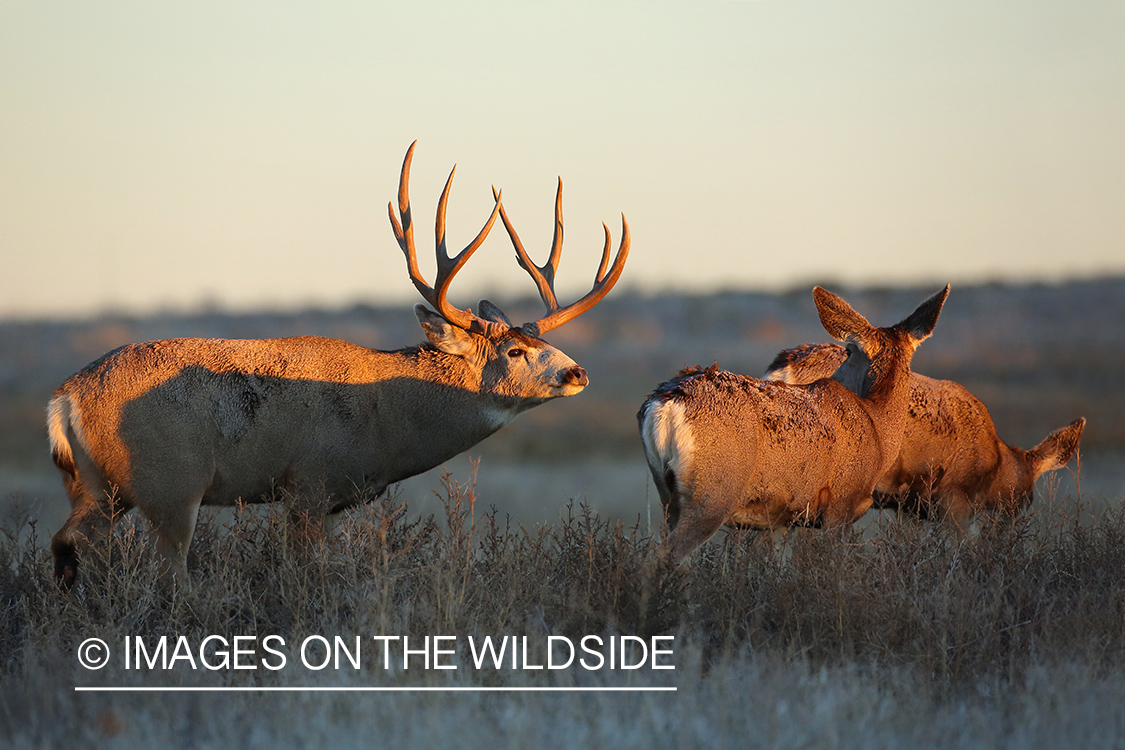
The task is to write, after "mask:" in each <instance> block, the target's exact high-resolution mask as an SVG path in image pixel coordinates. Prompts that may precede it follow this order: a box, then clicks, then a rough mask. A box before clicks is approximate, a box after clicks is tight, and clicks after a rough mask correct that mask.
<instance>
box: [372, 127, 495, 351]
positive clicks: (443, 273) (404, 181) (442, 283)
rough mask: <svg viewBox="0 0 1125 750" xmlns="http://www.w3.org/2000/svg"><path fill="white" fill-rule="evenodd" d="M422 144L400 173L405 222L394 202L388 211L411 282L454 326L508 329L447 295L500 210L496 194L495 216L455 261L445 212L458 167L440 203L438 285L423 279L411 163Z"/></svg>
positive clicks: (483, 330)
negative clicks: (448, 244)
mask: <svg viewBox="0 0 1125 750" xmlns="http://www.w3.org/2000/svg"><path fill="white" fill-rule="evenodd" d="M417 144H418V142H417V141H414V143H411V144H410V148H409V149H407V151H406V158H405V159H404V160H403V162H402V172H401V173H400V174H399V181H398V210H399V214H400V215H401V216H402V223H401V224H400V223H399V219H398V218H397V217H396V216H395V211H394V203H393V202H392V203H390V204H388V205H387V210H388V212H389V214H390V218H391V228H392V229H393V230H394V235H395V239H396V240H398V244H399V247H400V248H402V252H403V254H404V255H405V256H406V270H407V273H408V274H409V276H410V281H411V282H412V283H413V284H414V287H415V288H416V289H417V290H418V292H419V293H420V294H421V295H422V298H423V299H425V300H426V301H427V302H429V303H430V304H431V305H432V306H433V308H434V309H435V310H437V312H438V313H440V314H441V315H442V317H444V318H445V319H446V320H448V321H449V322H450V323H452V324H454V325H456V326H458V327H459V328H464V329H465V330H470V331H476V332H478V333H485V334H487V333H491V332H494V331H497V330H500V329H505V328H506V327H505V326H503V325H502V324H499V323H494V322H492V321H489V320H484V319H483V318H479V317H477V316H476V315H473V313H472V311H470V310H459V309H457V308H456V307H454V306H453V305H452V304H450V303H449V301H448V300H447V299H446V292H447V291H448V290H449V285H450V283H451V282H452V281H453V277H454V276H455V275H457V272H458V271H460V270H461V267H462V266H463V265H465V262H466V261H468V260H469V258H470V257H471V256H472V254H473V253H475V252H476V251H477V248H479V247H480V246H481V245H482V244H483V243H484V240H485V238H486V237H487V236H488V233H489V231H490V230H491V229H492V225H493V224H495V223H496V216H497V214H498V213H499V211H500V208H501V204H500V195H499V194H496V193H495V191H494V195H495V198H496V205H495V206H493V208H492V215H491V216H489V217H488V221H486V222H485V224H484V227H483V228H482V229H481V230H480V232H479V233H477V236H476V238H475V239H473V241H472V242H470V243H469V244H468V245H467V246H466V247H465V249H463V250H462V251H461V252H459V253H458V254H457V255H456V256H454V257H453V258H450V257H449V253H448V251H447V250H446V246H445V211H446V206H447V204H448V201H449V189H450V187H451V186H452V184H453V175H454V173H455V172H456V171H457V167H456V165H454V167H453V169H452V171H450V173H449V177H448V179H446V181H445V189H444V190H442V193H441V199H440V200H439V201H438V208H437V218H436V221H435V225H434V233H435V236H436V237H435V238H436V245H437V249H436V254H437V276H436V278H435V281H434V286H430V285H429V284H428V283H426V280H425V278H423V276H422V273H421V271H420V270H419V269H418V254H417V252H416V250H415V247H414V222H413V220H412V218H411V212H410V163H411V161H412V160H413V158H414V147H415V146H416V145H417Z"/></svg>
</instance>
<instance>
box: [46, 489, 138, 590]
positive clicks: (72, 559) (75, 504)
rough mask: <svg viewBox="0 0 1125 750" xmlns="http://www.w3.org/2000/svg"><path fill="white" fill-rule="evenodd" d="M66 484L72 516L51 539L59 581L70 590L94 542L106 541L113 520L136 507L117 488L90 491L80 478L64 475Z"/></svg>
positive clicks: (56, 577) (56, 576)
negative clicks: (85, 554) (80, 561)
mask: <svg viewBox="0 0 1125 750" xmlns="http://www.w3.org/2000/svg"><path fill="white" fill-rule="evenodd" d="M63 484H64V486H65V488H66V493H67V496H68V497H69V498H70V515H69V516H67V519H66V522H65V523H63V525H62V528H60V529H59V530H58V531H57V532H55V535H54V536H53V537H51V554H52V555H53V557H54V561H55V579H56V580H57V581H59V583H61V584H62V586H63V587H64V588H67V589H69V588H70V587H71V586H73V585H74V582H75V580H76V579H77V577H78V567H79V565H78V564H79V560H80V558H81V557H82V554H83V552H84V551H85V550H86V549H88V548H89V546H90V543H91V542H93V541H100V540H103V539H106V538H107V537H108V535H109V533H110V529H111V527H112V520H113V519H114V518H115V517H119V516H121V515H123V514H125V513H127V512H129V510H130V509H131V508H132V507H133V506H132V504H131V503H129V502H128V501H126V500H124V499H123V498H121V497H120V496H119V494H118V492H117V488H116V487H111V486H108V485H104V483H100V482H99V483H98V484H97V486H95V487H89V486H87V485H86V483H85V482H83V481H82V479H81V476H80V475H77V474H73V475H72V474H64V475H63Z"/></svg>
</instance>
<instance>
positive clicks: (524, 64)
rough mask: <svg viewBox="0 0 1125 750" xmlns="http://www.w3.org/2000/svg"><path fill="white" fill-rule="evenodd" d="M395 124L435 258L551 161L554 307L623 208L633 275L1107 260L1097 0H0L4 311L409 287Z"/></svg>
mask: <svg viewBox="0 0 1125 750" xmlns="http://www.w3.org/2000/svg"><path fill="white" fill-rule="evenodd" d="M416 138H417V139H418V141H419V145H418V149H417V152H416V154H415V158H414V172H413V181H412V188H413V189H412V201H413V205H414V210H415V216H416V220H417V222H418V227H419V231H418V244H419V253H420V255H421V256H423V257H422V261H423V269H424V270H425V271H426V273H427V274H432V268H433V262H432V252H433V242H432V233H431V232H429V231H428V230H429V227H431V226H432V223H433V211H434V207H435V205H436V201H437V196H438V193H439V192H440V189H441V185H442V183H443V181H444V179H445V177H446V175H447V174H448V171H449V169H450V168H451V167H452V166H453V164H454V163H455V162H456V163H457V164H458V171H457V177H456V180H455V182H454V188H453V193H452V197H451V200H450V216H449V236H450V244H451V245H456V246H457V247H458V248H459V247H460V246H462V245H464V244H465V243H467V242H468V241H469V240H470V239H471V237H472V236H473V235H474V234H475V233H476V231H477V230H478V229H479V227H480V225H481V223H483V221H484V219H485V218H486V217H487V215H488V213H489V211H490V210H491V204H492V200H491V192H490V189H489V188H490V185H492V184H495V185H497V186H498V187H502V188H503V189H504V203H505V206H506V207H507V209H508V212H509V214H510V215H511V217H512V220H513V222H514V223H515V224H516V226H517V228H518V229H519V230H520V233H521V235H522V237H523V239H524V243H525V245H526V246H527V247H528V250H529V252H530V253H531V254H532V255H533V257H535V258H536V259H539V260H541V259H542V258H543V257H545V254H546V251H547V249H548V246H549V243H550V238H551V230H552V226H551V211H552V202H553V198H554V189H555V181H556V177H557V176H561V177H562V178H563V182H564V185H565V190H564V209H565V216H566V227H567V240H566V245H565V251H564V254H563V263H562V270H561V272H560V276H559V291H560V297H565V298H566V299H565V300H564V301H569V299H571V298H572V297H573V296H574V295H577V294H580V293H582V292H584V291H585V289H586V288H587V287H588V285H589V283H590V281H591V278H592V275H593V272H594V269H595V266H596V263H597V256H598V253H599V252H600V247H601V238H602V231H601V226H600V223H601V222H602V221H605V222H607V223H608V224H609V226H610V229H611V230H612V231H613V235H614V243H615V244H616V241H617V238H618V236H619V235H620V214H621V213H622V212H624V213H625V215H626V216H627V218H628V220H629V224H630V227H631V229H632V234H633V250H632V254H631V257H630V260H629V264H628V266H627V268H626V270H625V275H624V277H623V281H622V284H621V285H622V286H623V287H631V288H634V289H642V290H645V291H650V292H658V291H661V290H666V289H675V290H691V291H696V290H707V289H716V288H723V289H769V288H778V287H792V286H800V285H805V284H811V283H813V282H828V283H831V282H837V283H839V282H847V283H860V284H863V283H880V284H881V283H894V282H923V283H931V284H934V283H941V282H945V281H954V282H958V281H961V282H964V281H972V280H985V279H1008V280H1022V279H1064V278H1074V277H1079V278H1084V277H1092V276H1099V275H1106V274H1122V273H1125V3H1122V2H1120V0H1113V1H1111V2H1088V1H1087V0H1068V1H1066V2H1041V1H1038V0H1023V1H1021V2H994V1H993V0H971V1H969V2H949V1H943V2H892V1H889V0H888V1H879V2H856V1H854V0H849V1H848V2H839V1H838V0H836V1H833V2H796V1H793V0H775V1H765V2H737V1H728V2H718V1H715V2H707V1H697V2H686V3H621V2H605V0H602V1H601V2H596V3H577V2H565V3H558V4H556V3H541V2H526V1H524V2H512V3H496V2H492V1H491V0H484V1H474V2H463V1H460V2H419V1H417V0H412V1H411V2H403V3H397V4H394V5H391V4H383V3H339V2H333V3H312V2H309V3H291V2H233V3H231V2H221V3H213V2H197V1H193V2H190V3H189V2H173V1H171V0H164V1H160V0H148V1H145V2H140V1H135V2H111V1H107V0H90V1H89V2H54V1H47V2H31V1H30V0H28V1H27V2H13V1H10V0H0V259H2V260H0V262H2V273H0V317H4V318H13V317H15V318H27V317H39V316H51V317H58V316H69V315H81V314H89V313H92V312H98V311H102V310H107V309H108V310H118V311H127V312H136V313H143V312H146V311H152V310H161V309H163V310H190V309H194V308H197V307H199V306H200V305H204V304H209V305H214V304H217V305H219V306H220V307H222V308H226V309H232V310H244V309H255V308H284V307H291V306H296V305H308V304H314V305H325V306H340V305H347V304H351V303H355V302H366V303H376V304H378V303H388V302H391V303H396V304H397V303H399V302H402V303H410V302H414V301H417V300H418V296H417V293H416V292H415V291H414V289H413V288H412V287H411V286H410V284H409V282H408V281H407V278H406V273H405V264H404V262H403V258H402V255H401V253H400V251H399V249H398V246H397V244H396V243H395V241H394V238H393V236H392V235H391V231H390V226H389V223H388V221H387V216H386V206H387V202H388V201H389V200H391V199H392V198H393V196H394V194H395V189H396V185H397V179H398V170H399V167H400V165H401V162H402V157H403V155H404V153H405V151H406V148H407V146H409V144H410V142H411V141H412V140H414V139H416ZM431 280H432V279H431ZM496 292H500V293H502V294H517V293H524V294H533V292H534V287H533V285H532V283H531V281H530V279H528V278H527V276H526V275H525V274H524V273H523V272H522V271H521V270H519V268H518V267H517V266H516V264H515V262H514V260H513V253H512V251H511V249H510V244H509V242H508V239H507V236H506V235H505V233H504V232H503V228H502V227H501V226H500V225H499V224H497V226H496V228H495V230H494V232H493V234H492V236H491V237H490V239H489V241H488V242H486V244H485V245H484V246H483V247H482V248H481V250H480V251H479V252H478V254H477V256H476V257H475V258H474V259H473V260H472V261H471V262H470V263H469V265H468V266H467V267H466V269H465V270H464V271H463V272H462V274H461V276H460V277H459V278H458V280H457V281H456V282H455V284H454V287H453V291H452V295H451V296H452V297H453V300H454V302H455V303H457V304H459V305H460V306H462V307H463V306H465V305H468V304H470V303H474V304H475V301H476V299H477V298H478V297H480V296H484V295H487V294H493V293H496Z"/></svg>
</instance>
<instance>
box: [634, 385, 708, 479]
mask: <svg viewBox="0 0 1125 750" xmlns="http://www.w3.org/2000/svg"><path fill="white" fill-rule="evenodd" d="M641 441H642V442H643V443H644V446H645V460H647V461H648V465H649V466H650V467H652V469H653V470H654V471H655V472H656V473H657V475H658V476H659V475H663V474H664V473H665V472H666V471H667V470H669V469H671V470H672V472H673V473H674V474H675V475H676V476H677V477H680V478H681V481H682V480H683V479H684V478H686V476H687V474H688V470H689V469H690V467H691V456H692V453H693V452H694V451H695V436H694V435H693V434H692V431H691V423H690V422H688V419H687V414H686V413H685V410H684V407H683V404H681V403H679V402H677V401H675V400H668V401H655V400H654V401H650V402H649V404H648V406H647V407H646V408H645V416H644V420H643V421H642V423H641Z"/></svg>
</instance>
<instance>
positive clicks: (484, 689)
mask: <svg viewBox="0 0 1125 750" xmlns="http://www.w3.org/2000/svg"><path fill="white" fill-rule="evenodd" d="M678 689H679V688H676V687H488V686H480V687H291V686H274V687H264V686H263V687H249V686H231V687H81V686H75V688H74V691H75V692H77V693H298V692H306V693H652V692H666V693H667V692H672V693H674V692H676V691H677V690H678Z"/></svg>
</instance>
